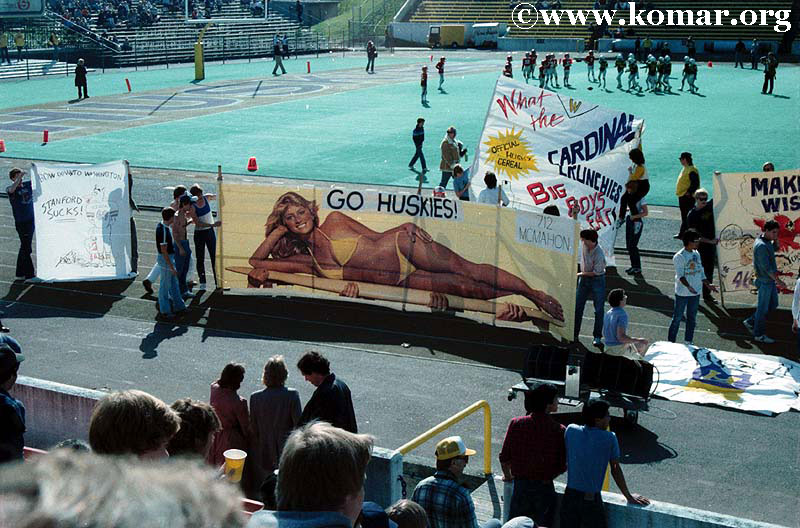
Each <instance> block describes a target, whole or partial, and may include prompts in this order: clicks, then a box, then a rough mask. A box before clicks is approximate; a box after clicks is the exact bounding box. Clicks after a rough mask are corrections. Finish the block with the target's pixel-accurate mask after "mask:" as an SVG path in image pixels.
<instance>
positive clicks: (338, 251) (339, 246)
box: [311, 229, 361, 280]
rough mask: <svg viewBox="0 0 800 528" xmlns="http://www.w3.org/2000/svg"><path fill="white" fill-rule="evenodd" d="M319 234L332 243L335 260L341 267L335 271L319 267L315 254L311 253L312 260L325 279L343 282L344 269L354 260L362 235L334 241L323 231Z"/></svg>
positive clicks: (320, 230)
mask: <svg viewBox="0 0 800 528" xmlns="http://www.w3.org/2000/svg"><path fill="white" fill-rule="evenodd" d="M317 232H318V233H321V234H322V236H324V237H325V238H327V239H328V241H329V242H330V243H331V252H332V253H333V260H335V261H336V263H337V264H338V265H339V267H338V268H334V269H325V268H323V267H321V266H320V265H319V262H317V259H316V257H315V256H314V253H311V260H313V261H314V266H315V267H316V268H317V271H319V273H320V275H322V276H323V277H325V278H328V279H339V280H342V279H343V278H344V267H345V266H346V265H347V263H348V262H349V261H350V259H351V258H353V254H354V253H355V252H356V248H358V241H359V240H360V239H361V235H359V236H357V237H347V238H339V239H336V240H334V239H332V238H331V237H329V236H328V235H326V234H325V232H324V231H323V230H322V229H317Z"/></svg>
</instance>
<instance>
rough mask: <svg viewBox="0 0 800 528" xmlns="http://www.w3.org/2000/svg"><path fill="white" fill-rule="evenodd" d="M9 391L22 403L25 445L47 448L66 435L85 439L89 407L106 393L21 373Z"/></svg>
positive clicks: (87, 437) (87, 433) (91, 407)
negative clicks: (25, 430)
mask: <svg viewBox="0 0 800 528" xmlns="http://www.w3.org/2000/svg"><path fill="white" fill-rule="evenodd" d="M11 395H12V396H14V397H15V398H17V399H19V400H21V401H22V403H23V404H24V405H25V418H26V422H27V423H26V427H27V429H28V430H27V432H26V433H25V445H27V446H30V447H38V448H42V449H47V448H49V447H52V446H53V445H54V444H57V443H58V442H60V441H61V440H65V439H67V438H79V439H81V440H87V441H88V439H89V420H90V418H91V416H92V409H93V408H94V404H95V403H96V402H97V400H99V399H100V398H102V397H103V396H105V395H106V393H105V392H102V391H96V390H91V389H83V388H80V387H73V386H71V385H63V384H61V383H54V382H52V381H46V380H40V379H36V378H28V377H26V376H20V377H19V378H18V379H17V383H16V385H14V387H13V388H12V389H11Z"/></svg>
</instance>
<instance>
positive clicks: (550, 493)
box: [508, 478, 556, 526]
mask: <svg viewBox="0 0 800 528" xmlns="http://www.w3.org/2000/svg"><path fill="white" fill-rule="evenodd" d="M555 513H556V490H555V488H554V487H553V481H549V482H546V481H541V480H528V479H520V478H515V479H514V493H513V494H512V495H511V506H510V507H509V510H508V518H509V519H513V518H514V517H520V516H525V517H530V518H531V519H533V520H534V522H535V523H536V526H553V521H554V519H555Z"/></svg>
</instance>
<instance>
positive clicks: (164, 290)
mask: <svg viewBox="0 0 800 528" xmlns="http://www.w3.org/2000/svg"><path fill="white" fill-rule="evenodd" d="M169 258H170V260H171V261H172V265H173V266H175V256H174V255H170V256H169ZM157 260H158V264H159V265H160V266H161V285H160V286H159V287H158V311H159V312H161V313H162V314H163V315H173V314H174V313H175V312H180V311H183V310H185V309H186V304H184V302H183V297H181V289H180V287H179V286H178V277H176V276H175V275H173V274H172V272H171V271H170V267H169V264H167V261H166V260H164V255H162V254H160V253H159V254H158V259H157Z"/></svg>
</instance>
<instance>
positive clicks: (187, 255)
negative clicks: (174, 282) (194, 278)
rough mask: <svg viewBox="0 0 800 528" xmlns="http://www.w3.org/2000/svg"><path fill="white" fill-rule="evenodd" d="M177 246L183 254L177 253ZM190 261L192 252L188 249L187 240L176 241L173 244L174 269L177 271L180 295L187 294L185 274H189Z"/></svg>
mask: <svg viewBox="0 0 800 528" xmlns="http://www.w3.org/2000/svg"><path fill="white" fill-rule="evenodd" d="M178 245H180V247H182V248H183V251H184V254H183V255H181V252H180V251H178ZM191 260H192V250H191V249H190V248H189V241H188V240H178V241H176V242H175V268H176V269H177V270H178V287H179V288H180V290H181V295H183V294H184V293H189V287H188V286H186V274H187V273H189V262H190V261H191Z"/></svg>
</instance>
